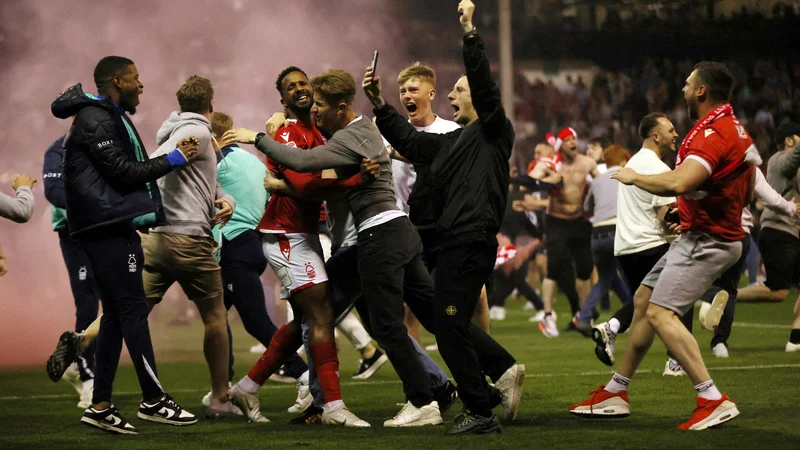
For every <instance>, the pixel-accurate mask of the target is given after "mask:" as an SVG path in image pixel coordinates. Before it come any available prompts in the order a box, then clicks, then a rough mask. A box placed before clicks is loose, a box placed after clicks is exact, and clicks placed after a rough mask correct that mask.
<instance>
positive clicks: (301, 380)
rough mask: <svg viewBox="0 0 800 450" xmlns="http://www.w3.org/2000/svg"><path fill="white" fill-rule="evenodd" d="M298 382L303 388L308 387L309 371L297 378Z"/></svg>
mask: <svg viewBox="0 0 800 450" xmlns="http://www.w3.org/2000/svg"><path fill="white" fill-rule="evenodd" d="M297 382H298V383H300V384H302V385H303V386H308V371H307V370H306V371H305V372H303V374H302V375H300V376H299V377H297Z"/></svg>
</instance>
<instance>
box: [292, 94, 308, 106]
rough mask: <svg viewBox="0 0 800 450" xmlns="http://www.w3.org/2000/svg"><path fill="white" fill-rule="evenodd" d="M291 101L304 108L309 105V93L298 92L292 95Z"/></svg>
mask: <svg viewBox="0 0 800 450" xmlns="http://www.w3.org/2000/svg"><path fill="white" fill-rule="evenodd" d="M293 100H294V102H295V104H297V105H298V106H306V105H308V104H310V103H311V93H310V92H308V91H298V92H296V93H295V94H294V98H293Z"/></svg>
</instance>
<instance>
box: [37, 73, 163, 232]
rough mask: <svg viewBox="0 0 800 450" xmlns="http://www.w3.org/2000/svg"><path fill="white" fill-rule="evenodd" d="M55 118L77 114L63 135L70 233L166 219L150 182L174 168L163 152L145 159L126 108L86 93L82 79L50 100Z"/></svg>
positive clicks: (65, 188)
mask: <svg viewBox="0 0 800 450" xmlns="http://www.w3.org/2000/svg"><path fill="white" fill-rule="evenodd" d="M50 110H51V112H52V113H53V115H54V116H56V117H58V118H59V119H67V118H69V117H72V116H75V119H74V120H73V122H72V126H71V127H70V129H69V132H68V133H67V136H66V139H65V140H64V162H63V179H64V197H65V200H66V207H67V208H66V209H67V221H68V223H69V229H70V232H71V235H72V236H81V235H84V234H85V233H86V232H88V231H93V230H98V229H100V228H105V227H108V226H110V225H114V224H123V223H126V222H128V223H130V222H133V225H134V226H136V227H137V228H148V227H150V226H153V225H156V224H160V223H164V210H163V208H162V206H161V195H160V193H159V191H158V187H157V186H156V184H155V183H153V182H154V181H155V180H157V179H158V178H160V177H162V176H164V175H166V174H167V173H169V172H170V171H171V170H172V165H171V164H170V162H169V160H168V159H167V157H166V156H161V157H158V158H153V159H149V158H148V157H147V153H146V152H145V149H144V144H142V140H141V138H140V137H139V134H138V133H137V132H136V128H135V127H134V126H133V124H132V123H131V122H130V120H129V119H128V117H127V116H126V115H125V113H124V112H123V111H122V110H121V109H119V107H118V106H117V105H116V104H115V103H114V101H113V100H112V99H111V98H110V97H107V98H104V99H99V98H97V97H95V96H93V95H91V94H85V93H84V92H83V88H82V86H81V85H80V84H77V85H75V86H72V87H70V88H69V89H67V90H66V91H64V92H63V93H62V94H61V95H59V96H58V98H56V99H55V101H53V104H52V105H51V106H50Z"/></svg>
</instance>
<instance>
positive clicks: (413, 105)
mask: <svg viewBox="0 0 800 450" xmlns="http://www.w3.org/2000/svg"><path fill="white" fill-rule="evenodd" d="M403 106H405V107H406V111H408V113H409V114H414V113H415V112H417V104H416V103H414V102H407V103H405V104H403Z"/></svg>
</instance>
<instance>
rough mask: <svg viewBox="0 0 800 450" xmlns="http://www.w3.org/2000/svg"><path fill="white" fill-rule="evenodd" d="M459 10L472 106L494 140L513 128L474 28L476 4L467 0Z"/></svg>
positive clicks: (461, 4)
mask: <svg viewBox="0 0 800 450" xmlns="http://www.w3.org/2000/svg"><path fill="white" fill-rule="evenodd" d="M458 8H459V9H458V10H459V12H460V13H461V16H460V21H461V26H462V28H463V29H464V33H465V34H464V48H463V52H462V53H463V55H464V69H465V70H466V74H467V82H468V83H469V90H470V93H471V96H472V105H473V106H474V107H475V111H476V112H477V113H478V120H480V121H481V124H482V125H483V129H484V132H485V133H487V134H489V135H490V136H494V137H500V136H506V135H508V129H509V128H511V121H509V120H508V118H507V117H506V112H505V109H503V102H502V99H501V97H500V89H499V88H498V87H497V84H496V83H495V82H494V79H493V78H492V69H491V66H490V65H489V59H488V58H487V57H486V52H485V50H484V48H483V41H482V40H481V37H480V36H479V35H478V31H477V29H476V28H475V27H474V26H473V25H472V13H473V12H474V10H475V5H474V4H473V3H472V2H471V1H469V0H464V1H462V2H461V3H460V4H459V6H458Z"/></svg>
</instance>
